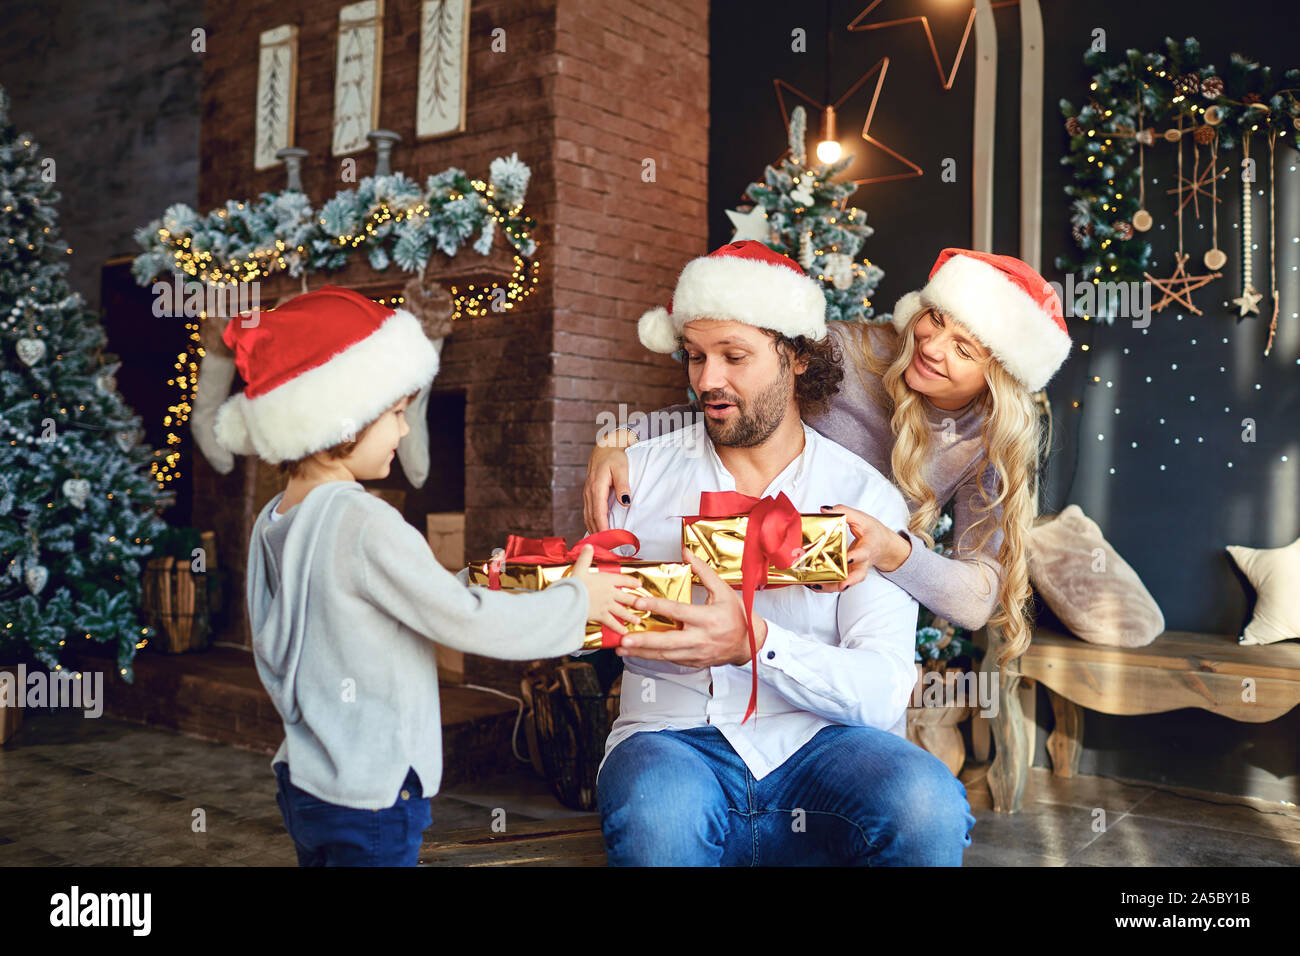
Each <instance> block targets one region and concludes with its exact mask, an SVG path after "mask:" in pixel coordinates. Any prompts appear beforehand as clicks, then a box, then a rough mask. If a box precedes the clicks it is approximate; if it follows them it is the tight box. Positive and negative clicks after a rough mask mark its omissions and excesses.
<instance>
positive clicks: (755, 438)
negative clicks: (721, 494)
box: [700, 371, 790, 448]
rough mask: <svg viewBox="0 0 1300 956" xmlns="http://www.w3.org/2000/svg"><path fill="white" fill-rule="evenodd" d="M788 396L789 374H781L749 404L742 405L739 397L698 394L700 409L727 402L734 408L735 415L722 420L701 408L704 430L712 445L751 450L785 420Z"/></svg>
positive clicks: (724, 394)
mask: <svg viewBox="0 0 1300 956" xmlns="http://www.w3.org/2000/svg"><path fill="white" fill-rule="evenodd" d="M789 397H790V372H789V371H783V372H782V374H781V375H780V377H779V378H777V379H776V380H774V381H773V382H772V383H771V384H769V385H768V386H766V387H765V388H764V389H763V390H762V391H761V392H759V393H758V394H757V395H756V396H754V398H753V399H752V400H751V401H748V402H743V403H742V402H741V401H740V399H739V397H738V396H736V395H732V394H729V393H727V392H722V391H712V392H704V393H703V394H702V395H700V406H701V408H703V406H705V405H707V404H709V403H710V402H730V403H731V404H733V405H735V406H736V411H735V414H733V415H732V416H731V417H730V418H728V419H726V420H724V421H718V420H717V419H715V418H710V417H709V415H708V410H707V409H704V411H705V416H704V427H705V428H706V429H707V430H708V433H709V438H711V439H712V440H713V443H714V444H715V445H724V446H727V447H731V448H754V447H756V446H758V445H761V444H763V442H765V441H767V440H768V439H769V438H770V437H771V436H772V433H773V432H774V431H776V430H777V428H778V427H779V426H780V424H781V422H782V421H784V420H785V412H786V404H787V402H788V401H789Z"/></svg>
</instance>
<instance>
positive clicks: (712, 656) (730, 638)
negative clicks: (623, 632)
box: [617, 545, 767, 668]
mask: <svg viewBox="0 0 1300 956" xmlns="http://www.w3.org/2000/svg"><path fill="white" fill-rule="evenodd" d="M682 559H683V560H684V561H686V562H687V563H689V564H690V566H691V568H692V569H694V571H695V574H696V576H697V577H699V579H700V582H701V583H702V584H703V585H704V587H705V588H706V589H707V590H708V592H709V599H708V602H707V603H706V604H683V603H681V602H680V601H669V600H667V599H665V598H647V597H640V598H637V599H636V602H635V603H634V604H633V605H632V606H633V607H634V608H637V609H638V610H648V611H652V612H654V613H656V614H662V615H664V616H665V617H671V618H672V619H673V620H676V621H680V622H681V624H682V627H681V629H680V630H676V631H650V632H647V633H638V634H633V635H631V636H628V637H625V638H623V642H622V645H621V646H620V647H618V648H617V652H618V655H619V657H644V658H645V659H646V660H652V661H669V662H671V663H673V664H680V665H682V666H683V667H697V668H704V667H714V666H716V665H719V664H735V665H737V666H740V665H743V664H746V663H748V661H749V659H750V654H749V631H748V629H747V628H746V626H745V605H744V603H743V602H742V601H741V597H740V593H739V592H737V591H733V590H732V589H731V588H730V587H728V586H727V585H726V583H725V582H723V580H722V578H720V577H719V576H718V572H716V571H714V570H713V568H711V567H709V566H708V565H707V564H705V563H704V562H703V561H701V560H700V559H699V558H697V557H696V556H695V555H694V554H692V553H691V552H690V549H688V548H687V547H685V546H684V545H683V546H682ZM766 639H767V622H766V621H765V620H763V619H762V618H761V617H759V616H758V615H757V614H755V615H754V640H755V642H756V646H757V647H762V646H763V642H764V641H765V640H766Z"/></svg>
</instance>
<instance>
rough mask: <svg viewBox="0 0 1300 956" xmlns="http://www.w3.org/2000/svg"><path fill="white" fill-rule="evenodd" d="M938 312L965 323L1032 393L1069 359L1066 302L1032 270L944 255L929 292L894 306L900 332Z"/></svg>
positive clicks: (1005, 259) (968, 254) (999, 260)
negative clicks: (915, 320) (919, 317)
mask: <svg viewBox="0 0 1300 956" xmlns="http://www.w3.org/2000/svg"><path fill="white" fill-rule="evenodd" d="M930 306H933V307H934V308H935V309H938V310H939V311H940V312H942V313H943V314H944V315H947V316H949V317H951V318H952V319H954V320H955V321H957V322H960V323H961V324H962V325H964V326H965V327H966V328H967V329H969V330H970V332H971V334H972V335H974V336H975V337H976V338H977V339H979V340H980V342H981V343H982V344H983V345H984V347H985V348H987V349H988V350H989V351H990V352H992V353H993V356H994V358H996V359H997V360H998V361H999V362H1001V363H1002V367H1003V368H1005V369H1006V370H1007V371H1008V372H1009V373H1011V375H1012V377H1014V378H1015V379H1016V380H1017V381H1019V382H1020V383H1021V384H1022V385H1024V386H1025V388H1027V389H1029V391H1031V392H1037V391H1038V390H1040V389H1041V388H1042V387H1043V386H1044V385H1046V384H1047V383H1048V381H1049V380H1050V379H1051V377H1052V376H1053V375H1054V374H1056V370H1057V369H1059V368H1060V367H1061V363H1062V362H1064V361H1065V357H1066V356H1067V355H1069V354H1070V333H1069V332H1068V331H1066V328H1065V317H1064V315H1063V314H1062V309H1061V299H1060V297H1059V296H1058V295H1057V294H1056V290H1055V289H1053V288H1052V286H1051V285H1050V284H1049V283H1048V282H1047V280H1046V279H1044V278H1043V277H1042V276H1041V275H1039V274H1038V273H1037V272H1036V271H1035V270H1034V269H1033V268H1032V267H1031V266H1029V265H1028V264H1026V263H1024V262H1021V261H1020V260H1019V259H1016V258H1014V257H1012V256H999V255H994V254H993V253H989V252H976V251H974V250H972V249H945V250H943V252H941V253H939V258H938V259H937V260H935V263H934V268H933V269H931V270H930V281H929V282H927V283H926V285H925V288H923V289H918V290H917V291H915V292H909V293H907V294H906V295H905V296H903V297H902V298H901V299H899V300H898V304H897V305H896V306H894V328H896V329H898V331H899V332H903V331H905V330H906V329H907V324H908V323H909V322H910V321H911V320H912V317H913V316H915V315H916V314H917V313H918V312H920V311H922V310H923V309H925V308H927V307H930Z"/></svg>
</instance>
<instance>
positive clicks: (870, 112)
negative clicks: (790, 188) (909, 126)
mask: <svg viewBox="0 0 1300 956" xmlns="http://www.w3.org/2000/svg"><path fill="white" fill-rule="evenodd" d="M877 70H879V71H880V76H879V77H878V78H877V80H876V88H875V90H873V91H872V93H871V106H869V107H868V108H867V121H866V122H865V123H863V124H862V138H863V140H865V141H866V142H867V143H870V144H871V145H872V146H875V147H876V148H877V149H880V150H883V151H884V152H886V153H888V154H889V155H890V156H892V157H894V159H896V160H898V161H899V162H900V163H902V164H903V165H904V166H907V167H908V168H909V169H910V170H911V172H907V173H893V174H892V175H889V176H871V177H868V178H867V179H855V180H853V182H854V183H856V184H857V185H859V186H866V185H869V184H870V183H887V182H890V181H892V180H895V179H912V178H914V177H916V176H920V175H921V167H920V166H918V165H916V163H914V162H912V161H911V160H910V159H908V158H907V157H906V156H904V155H902V154H901V153H898V152H896V151H895V150H892V149H890V148H889V147H888V146H886V145H885V144H884V143H882V142H881V141H880V140H878V139H876V138H875V137H874V136H872V135H871V134H870V132H869V130H870V129H871V118H872V117H873V116H874V115H875V113H876V102H877V101H878V100H879V99H880V90H881V87H883V86H884V85H885V74H886V73H888V72H889V57H887V56H883V57H881V58H880V59H879V60H878V61H877V62H876V64H875V66H873V67H872V68H871V69H869V70H867V72H865V73H863V74H862V76H860V77H859V78H858V81H857V82H856V83H854V84H853V85H852V86H850V87H849V88H848V89H847V90H846V91H845V92H844V95H843V96H841V97H840V98H839V99H838V100H836V101H835V102H834V103H819V102H818V101H817V100H815V99H813V98H812V97H811V96H809V95H808V94H807V93H805V92H803V91H802V90H799V89H796V88H795V87H793V86H791V85H790V84H789V83H787V82H786V81H785V80H779V79H778V80H773V81H772V85H773V86H774V87H775V88H776V100H777V102H778V103H779V104H780V105H781V118H782V119H783V120H784V121H785V128H786V132H787V133H789V131H790V112H789V110H787V109H786V108H785V97H784V96H782V95H781V87H785V88H786V89H787V90H789V91H790V92H791V93H794V94H796V95H798V96H800V97H802V98H803V99H804V100H807V101H808V102H809V103H811V104H812V105H813V106H814V107H816V108H817V110H818V111H819V112H822V113H824V112H825V111H826V108H827V107H828V106H830V107H834V108H835V110H836V112H838V111H839V108H840V104H841V103H843V102H844V101H845V100H847V99H848V98H849V97H850V96H852V95H853V94H854V93H855V92H857V89H858V87H860V86H861V85H862V84H863V83H865V82H866V81H867V80H868V79H870V78H871V75H872V74H873V73H875V72H876V71H877ZM789 152H790V150H788V149H787V150H786V151H785V152H784V153H782V154H781V155H780V156H778V157H777V160H776V162H778V163H779V162H780V161H781V159H782V158H784V157H785V156H786V155H787V154H788V153H789ZM772 165H776V163H773V164H772Z"/></svg>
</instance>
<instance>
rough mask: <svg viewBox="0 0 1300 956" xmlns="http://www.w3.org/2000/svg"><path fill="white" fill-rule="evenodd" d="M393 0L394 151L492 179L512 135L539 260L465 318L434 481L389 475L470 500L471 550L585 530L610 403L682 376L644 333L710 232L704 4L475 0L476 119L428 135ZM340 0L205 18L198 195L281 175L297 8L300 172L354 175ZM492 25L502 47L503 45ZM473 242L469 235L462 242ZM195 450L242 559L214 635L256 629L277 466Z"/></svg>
mask: <svg viewBox="0 0 1300 956" xmlns="http://www.w3.org/2000/svg"><path fill="white" fill-rule="evenodd" d="M386 6H387V9H386V11H385V13H384V18H383V28H384V39H383V57H382V86H381V112H380V124H379V125H380V127H381V128H384V129H390V130H394V131H396V132H397V133H399V134H401V137H402V139H401V141H400V142H399V143H398V144H397V145H396V147H395V148H394V150H393V153H392V168H393V170H394V171H400V172H403V173H405V174H406V175H408V176H410V177H411V178H413V179H414V180H416V181H417V182H419V183H421V184H422V183H423V181H424V179H425V178H426V177H427V176H428V175H429V174H430V173H433V172H437V171H440V170H442V169H445V168H446V167H448V166H452V165H455V166H459V167H461V168H462V169H464V170H466V171H467V172H468V173H469V174H470V175H471V176H482V177H485V176H486V174H487V168H488V164H489V162H490V161H491V160H492V159H494V158H496V157H497V156H501V155H509V154H510V153H512V152H517V153H518V154H519V158H520V159H521V160H523V161H524V162H526V163H528V164H529V166H530V167H531V168H532V182H531V185H530V187H529V191H528V197H527V209H528V211H529V213H530V214H531V215H532V216H533V217H534V218H535V219H536V220H537V223H538V224H537V228H536V230H535V233H534V235H535V236H536V238H537V240H538V244H539V245H538V255H537V260H538V262H539V264H540V274H539V282H538V284H537V285H536V287H535V290H534V292H533V294H532V295H531V296H529V297H528V298H527V299H526V300H525V301H524V303H523V305H522V306H521V307H516V309H515V310H514V311H512V312H508V313H504V314H490V315H487V316H484V317H474V318H463V319H461V320H459V321H458V322H457V323H456V328H455V330H454V331H453V333H452V335H451V336H450V337H449V338H448V339H447V341H446V343H445V347H444V351H443V353H442V369H441V371H440V372H439V375H438V378H437V380H436V381H435V382H434V392H433V395H432V396H431V398H430V403H429V408H430V412H429V430H430V451H431V454H430V460H431V468H430V477H429V480H428V481H427V482H426V484H425V486H424V487H423V488H421V489H414V488H412V487H411V486H410V485H409V483H407V482H406V480H405V478H404V476H402V475H401V474H400V471H399V470H398V469H394V474H393V476H392V478H390V479H389V480H388V481H387V482H386V484H387V485H389V486H390V490H393V491H397V490H405V491H406V496H405V502H404V514H405V517H406V518H407V520H408V521H409V522H411V523H412V524H413V525H415V526H416V527H417V528H418V529H419V530H420V531H421V533H424V532H425V531H426V515H428V514H443V515H445V514H448V513H451V514H453V515H454V514H456V513H463V514H464V543H465V549H466V552H467V553H468V555H469V556H471V557H472V556H477V555H486V554H487V553H488V552H489V551H490V550H491V548H492V547H494V546H497V545H499V544H501V543H503V541H504V538H505V536H506V534H507V533H510V532H518V533H523V534H528V535H542V534H563V535H566V536H574V535H578V534H580V533H581V531H582V500H581V486H582V480H583V476H584V473H585V466H586V459H587V454H588V452H589V450H590V446H591V443H592V441H593V440H594V438H595V433H596V430H597V424H596V420H597V419H596V416H597V414H598V413H599V412H600V411H602V410H610V411H614V412H617V408H618V404H619V403H627V405H628V407H629V409H637V408H639V409H643V410H649V409H652V408H656V407H659V406H661V405H664V404H670V403H673V402H676V401H679V400H680V399H681V396H682V394H683V380H682V374H681V370H680V368H679V367H677V366H676V365H675V364H674V363H673V362H672V361H671V360H670V359H668V358H666V357H663V356H655V355H652V354H651V353H648V352H646V351H645V350H644V349H642V348H641V346H640V344H639V343H638V342H637V339H636V319H637V317H638V316H639V315H640V314H641V312H642V311H643V310H644V309H646V308H649V307H651V306H654V305H661V304H666V303H667V301H668V298H669V296H670V294H671V291H672V287H673V284H674V282H675V280H676V277H677V273H678V271H680V269H681V267H682V265H684V264H685V262H686V260H687V259H688V258H689V257H691V256H694V255H699V254H702V253H704V252H706V251H707V248H706V247H707V222H706V218H707V217H706V208H705V205H706V195H707V161H708V101H709V88H708V5H707V3H697V2H689V0H669V2H660V3H653V4H646V3H643V2H638V0H601V2H597V0H550V2H541V3H538V2H524V0H497V2H475V3H474V4H473V8H472V12H471V22H470V67H469V79H468V95H467V120H466V131H465V132H464V133H461V134H459V135H455V136H451V137H448V138H444V139H437V140H431V141H424V142H417V141H416V139H415V129H414V102H415V96H416V90H415V84H416V76H417V61H418V51H419V39H420V37H419V14H418V8H419V4H417V3H398V2H395V0H390V2H389V3H388V4H387V5H386ZM338 7H339V4H337V3H320V2H311V0H278V2H276V3H266V2H260V3H259V2H252V0H232V2H230V3H227V4H223V5H221V6H220V13H219V15H214V16H213V21H212V22H210V23H208V24H207V29H208V38H207V51H208V52H207V53H205V54H203V57H204V60H203V63H204V66H203V96H202V102H203V121H202V129H201V137H200V184H199V206H200V209H201V210H202V211H206V210H207V209H209V208H211V207H213V206H216V205H218V204H221V203H223V202H224V201H225V200H227V199H230V198H244V197H254V196H256V195H257V194H259V193H261V192H262V191H273V190H279V189H282V188H283V187H284V185H285V174H284V171H283V169H282V168H280V167H276V168H274V169H271V170H267V171H264V172H260V173H258V172H254V170H253V121H252V107H253V101H254V92H255V87H256V75H257V36H258V34H259V32H260V31H262V30H266V29H269V28H272V27H275V26H277V25H279V24H283V23H293V24H296V25H297V26H298V28H299V41H298V42H299V47H298V57H299V59H298V77H297V104H298V105H297V122H296V130H295V136H294V144H295V145H296V146H299V147H302V148H304V149H306V150H307V151H308V154H309V155H308V156H307V158H306V159H304V160H303V165H302V185H303V188H304V190H305V191H306V192H307V194H308V195H309V196H310V197H311V198H312V200H313V202H316V203H320V202H322V201H323V200H324V199H327V198H329V197H330V196H332V195H333V194H334V193H335V192H336V191H338V190H339V189H342V188H345V184H344V183H342V182H341V181H340V179H339V160H338V158H335V157H332V156H331V155H330V125H331V116H332V109H333V85H334V58H335V40H336V33H337V17H338ZM210 10H211V8H210ZM498 27H500V28H504V29H505V31H506V38H507V52H504V53H494V52H492V50H491V48H490V44H491V35H492V32H493V30H495V29H496V28H498ZM356 158H357V167H358V170H357V171H358V176H359V177H360V176H364V175H368V174H369V173H370V172H371V171H372V170H373V168H374V161H375V154H374V153H373V152H370V153H362V154H358V155H357V157H356ZM645 159H653V160H654V164H655V167H656V177H655V178H656V181H654V182H645V181H643V178H642V170H643V161H644V160H645ZM347 185H350V184H347ZM466 256H468V257H471V258H472V257H475V256H476V254H475V253H473V252H472V250H466V251H465V252H462V254H461V256H459V257H457V258H458V259H460V258H463V257H466ZM408 278H409V274H406V273H401V272H399V271H398V270H396V268H395V267H394V268H391V269H390V270H389V272H388V273H374V272H370V271H369V270H368V269H366V268H359V267H349V269H348V270H347V271H346V272H345V273H343V274H340V275H335V276H328V277H322V276H318V277H313V280H312V287H313V288H315V287H318V286H319V285H321V284H324V283H325V282H327V281H328V282H333V283H335V284H340V285H348V286H351V287H353V288H358V289H360V290H361V291H363V292H365V293H366V294H368V295H372V296H374V297H376V298H379V297H381V296H388V295H394V294H397V293H398V292H399V290H400V287H401V286H402V284H403V283H404V282H405V281H406V279H408ZM268 298H271V299H272V301H273V300H274V296H271V297H268V296H263V301H267V299H268ZM190 467H191V470H192V474H193V476H194V508H193V514H194V522H195V524H196V525H199V526H201V527H212V528H214V529H215V530H216V532H217V538H218V548H219V552H220V553H219V560H220V561H221V562H222V563H223V564H224V566H225V567H227V568H231V569H233V570H234V572H235V577H234V582H233V583H234V585H235V586H234V587H232V588H230V589H229V591H228V598H227V599H228V606H227V607H226V609H225V610H226V615H225V616H226V620H227V622H228V624H227V626H226V627H225V628H224V629H223V631H222V632H221V633H220V634H219V635H218V636H217V637H218V640H220V641H224V642H227V643H232V644H237V645H242V646H245V647H247V646H249V644H250V640H249V633H248V625H247V621H246V619H245V614H244V610H243V571H244V566H245V549H246V547H247V540H248V534H249V531H250V530H251V527H252V521H253V518H254V517H255V516H256V514H257V511H258V510H259V509H260V508H261V507H262V505H263V504H264V503H265V502H266V501H267V500H269V498H270V497H271V496H272V495H274V494H275V493H276V492H277V491H279V490H280V488H281V487H282V484H281V480H280V478H279V477H278V475H277V474H276V473H275V471H274V469H271V468H267V467H265V466H260V465H258V464H257V463H256V462H254V461H252V460H244V459H241V460H239V463H238V464H237V466H236V468H235V470H234V471H233V472H232V473H231V474H229V475H224V476H222V475H218V474H217V473H215V472H214V471H213V470H212V469H211V467H209V466H208V464H207V462H206V461H204V460H203V459H202V457H201V455H199V454H197V453H196V454H195V455H194V457H193V460H192V462H191V465H190ZM517 673H518V670H517V665H512V666H511V667H502V666H499V665H498V663H497V662H488V661H486V660H480V659H477V658H472V659H471V660H470V661H468V662H467V664H466V676H467V677H468V678H470V679H476V680H479V681H485V682H489V683H497V684H499V685H500V686H502V687H507V688H510V689H512V690H517V688H518V677H517V676H516V675H517Z"/></svg>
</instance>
